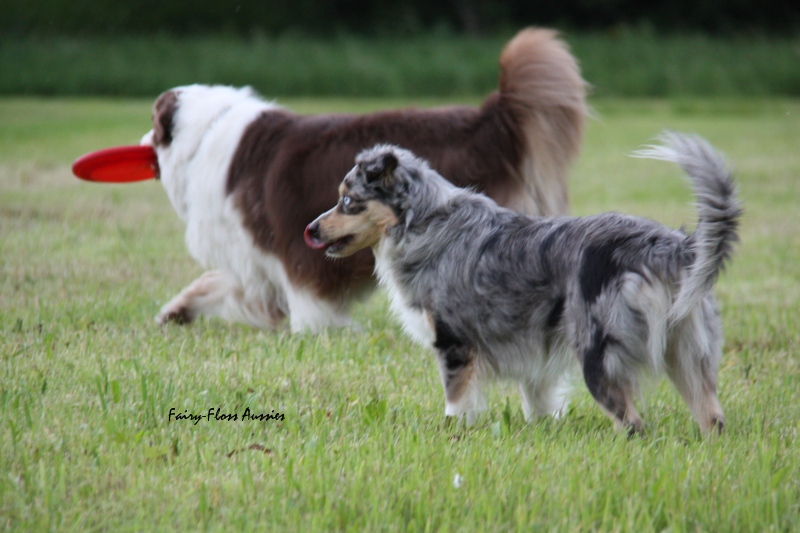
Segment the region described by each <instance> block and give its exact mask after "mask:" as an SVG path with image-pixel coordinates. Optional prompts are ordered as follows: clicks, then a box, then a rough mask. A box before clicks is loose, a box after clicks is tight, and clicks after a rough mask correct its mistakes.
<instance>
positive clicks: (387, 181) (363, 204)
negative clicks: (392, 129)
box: [305, 144, 431, 257]
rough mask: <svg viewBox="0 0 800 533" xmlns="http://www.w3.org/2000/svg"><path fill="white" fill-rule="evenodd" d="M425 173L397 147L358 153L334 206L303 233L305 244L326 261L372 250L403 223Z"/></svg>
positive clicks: (419, 162) (420, 163)
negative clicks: (328, 258)
mask: <svg viewBox="0 0 800 533" xmlns="http://www.w3.org/2000/svg"><path fill="white" fill-rule="evenodd" d="M426 171H427V172H431V171H430V167H428V165H427V163H425V162H424V161H422V160H420V159H417V157H416V156H414V154H412V153H411V152H409V151H408V150H404V149H402V148H399V147H397V146H392V145H385V144H383V145H377V146H375V147H373V148H370V149H368V150H364V151H363V152H361V153H360V154H358V156H356V165H355V166H354V167H353V169H352V170H351V171H350V172H348V173H347V175H346V176H345V178H344V181H342V184H341V185H340V186H339V201H338V202H337V204H336V205H335V206H334V207H333V208H332V209H330V210H329V211H327V212H325V213H323V214H322V215H320V216H319V217H317V219H316V220H315V221H314V222H312V223H311V224H309V225H308V227H307V228H306V231H305V240H306V244H308V246H310V247H312V248H314V249H318V250H325V253H326V254H327V255H328V256H329V257H345V256H348V255H351V254H353V253H355V252H357V251H359V250H361V249H363V248H367V247H371V246H375V245H376V244H377V243H378V241H380V239H381V237H382V236H383V235H385V234H386V233H387V232H388V231H389V230H391V229H392V228H394V227H396V226H397V225H398V224H399V223H400V222H401V221H402V220H403V219H404V217H405V215H406V212H407V211H408V204H409V200H410V196H411V195H412V194H413V193H414V192H415V191H416V190H417V189H418V188H419V184H420V183H421V179H422V178H421V174H423V173H425V172H426Z"/></svg>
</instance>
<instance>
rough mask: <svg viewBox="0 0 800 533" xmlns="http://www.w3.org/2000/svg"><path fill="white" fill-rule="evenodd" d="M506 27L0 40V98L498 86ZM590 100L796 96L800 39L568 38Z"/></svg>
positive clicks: (421, 91) (629, 32)
mask: <svg viewBox="0 0 800 533" xmlns="http://www.w3.org/2000/svg"><path fill="white" fill-rule="evenodd" d="M512 35H513V34H511V33H509V34H505V35H500V36H493V37H481V38H469V37H463V36H461V37H459V36H452V35H447V34H442V35H439V34H429V35H423V36H420V37H415V38H406V39H392V38H388V37H387V38H383V39H373V40H366V39H363V38H358V37H347V36H342V37H339V38H334V39H328V40H321V39H318V38H304V37H300V36H297V35H294V36H293V35H287V36H284V37H281V38H269V37H264V36H256V37H254V38H252V39H249V40H242V39H236V38H232V37H220V36H206V37H193V38H183V39H180V38H174V37H167V36H150V37H117V38H99V37H98V38H83V39H78V38H59V37H25V38H17V37H9V36H0V73H2V74H3V75H2V76H0V94H3V95H110V96H146V97H148V98H149V97H152V96H153V95H156V94H158V93H160V92H162V91H164V90H165V89H167V88H169V87H173V86H177V85H184V84H188V83H226V84H233V85H253V86H254V87H256V88H257V89H258V90H260V91H261V92H263V93H264V94H266V95H269V96H302V95H305V96H309V95H310V96H351V97H352V96H359V97H364V96H367V97H413V96H422V95H435V96H454V95H461V96H464V95H467V96H471V95H478V94H483V93H485V92H487V91H490V90H493V89H494V88H495V87H496V85H497V75H498V72H497V59H498V56H499V54H500V50H501V49H502V47H503V45H504V44H505V42H506V41H507V40H508V39H509V38H510V37H511V36H512ZM565 37H566V39H567V41H568V42H569V43H570V45H571V46H572V48H573V51H574V53H575V55H576V56H577V57H578V59H579V60H580V62H581V64H582V66H583V70H584V75H585V77H586V79H587V80H588V81H589V82H590V83H591V84H592V85H593V87H594V91H595V94H596V95H598V96H606V97H608V96H651V97H652V96H670V97H676V96H698V95H699V96H752V95H758V96H765V95H775V96H798V95H800V69H798V68H797V65H798V61H800V41H798V37H796V36H795V37H769V38H767V37H740V38H726V39H723V38H710V37H705V36H702V35H672V36H660V35H657V34H654V33H652V32H649V31H646V30H643V29H620V30H617V31H612V32H606V33H578V34H566V35H565Z"/></svg>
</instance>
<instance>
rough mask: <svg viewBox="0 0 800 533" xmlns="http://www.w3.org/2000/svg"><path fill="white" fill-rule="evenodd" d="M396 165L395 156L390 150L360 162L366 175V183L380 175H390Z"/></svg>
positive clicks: (373, 180)
mask: <svg viewBox="0 0 800 533" xmlns="http://www.w3.org/2000/svg"><path fill="white" fill-rule="evenodd" d="M397 165H398V161H397V157H396V156H395V155H394V154H393V153H392V152H383V153H381V154H378V155H377V156H376V157H374V158H372V159H370V160H368V161H364V162H362V163H361V168H362V170H363V171H364V174H366V176H367V183H373V182H375V181H377V180H379V179H380V178H381V177H384V176H385V177H390V176H391V175H392V172H394V169H396V168H397Z"/></svg>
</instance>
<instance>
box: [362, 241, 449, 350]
mask: <svg viewBox="0 0 800 533" xmlns="http://www.w3.org/2000/svg"><path fill="white" fill-rule="evenodd" d="M373 251H374V253H375V272H376V274H377V275H378V281H379V282H380V284H381V285H382V286H383V287H385V288H386V291H387V292H388V294H389V303H390V305H391V309H392V312H393V313H394V314H395V315H396V316H397V318H398V319H399V320H400V323H401V324H402V326H403V330H404V331H405V332H406V333H407V334H408V335H409V336H410V337H411V338H412V339H414V341H416V342H417V343H419V344H421V345H422V346H425V347H432V346H433V343H434V341H435V340H436V332H435V331H434V329H433V322H432V320H431V318H430V316H429V315H428V313H427V311H425V310H424V309H419V308H416V307H412V306H411V305H409V303H408V298H407V296H406V295H405V293H404V291H403V288H402V287H401V286H400V283H399V282H398V280H397V278H396V276H395V274H394V271H393V269H392V262H393V261H392V260H393V255H394V249H393V247H392V245H391V244H390V243H389V242H388V240H387V239H382V240H381V242H380V243H379V244H378V246H376V247H375V248H374V249H373Z"/></svg>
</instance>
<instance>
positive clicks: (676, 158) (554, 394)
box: [306, 133, 742, 433]
mask: <svg viewBox="0 0 800 533" xmlns="http://www.w3.org/2000/svg"><path fill="white" fill-rule="evenodd" d="M638 155H639V156H641V157H648V158H653V159H662V160H667V161H672V162H675V163H677V164H679V165H680V166H681V167H682V168H683V169H684V171H685V172H686V173H687V174H688V176H689V178H690V180H691V183H692V186H693V188H694V192H695V195H696V198H697V209H698V212H699V219H698V224H697V228H696V230H695V231H694V233H692V234H691V235H686V234H685V233H683V232H682V231H678V230H673V229H669V228H667V227H664V226H663V225H661V224H658V223H656V222H653V221H651V220H646V219H642V218H637V217H633V216H627V215H622V214H618V213H605V214H601V215H596V216H589V217H582V218H572V217H553V218H550V217H532V216H525V215H522V214H519V213H516V212H513V211H510V210H508V209H504V208H502V207H498V206H497V204H495V203H494V202H493V201H492V200H490V199H489V198H487V197H486V196H484V195H482V194H477V193H475V192H473V191H471V190H467V189H462V188H458V187H455V186H454V185H452V184H451V183H450V182H448V181H447V180H445V179H444V178H442V177H441V176H440V175H439V174H438V173H436V172H435V171H434V170H433V169H431V168H430V166H429V165H428V164H427V163H426V162H425V161H423V160H421V159H418V158H417V157H415V156H414V154H412V153H411V152H409V151H407V150H404V149H402V148H399V147H396V146H390V145H379V146H375V147H374V148H371V149H368V150H365V151H363V152H361V154H359V155H358V156H357V158H356V165H355V167H354V168H353V169H352V170H351V171H350V172H349V173H348V174H347V176H346V177H345V178H344V181H343V182H342V184H341V186H340V188H339V195H340V197H339V201H338V203H337V205H336V206H335V207H334V208H332V209H331V210H329V211H327V212H326V213H324V214H322V215H320V216H319V217H318V218H317V219H316V220H315V221H314V222H312V223H311V224H310V225H309V226H308V228H307V230H306V241H307V243H308V244H309V245H310V246H312V247H314V248H324V249H325V252H326V254H327V255H328V256H330V257H344V256H347V255H350V254H352V253H354V252H356V251H358V250H360V249H363V248H366V247H372V249H373V252H374V254H375V258H376V267H375V268H376V271H377V274H378V277H379V279H380V282H381V283H382V284H383V285H384V286H385V287H386V288H387V290H388V292H389V295H390V298H391V305H392V308H393V310H394V311H395V312H396V314H397V315H398V316H399V318H400V319H401V320H402V323H403V327H404V329H405V331H406V332H407V333H408V334H409V335H410V336H411V337H413V338H414V339H416V340H417V341H419V342H420V343H422V344H424V345H426V346H430V347H432V348H433V349H434V351H435V352H436V354H437V356H438V361H439V370H440V373H441V378H442V382H443V385H444V390H445V399H446V404H445V405H446V408H445V414H446V415H448V416H455V417H462V416H463V417H466V419H467V421H468V422H471V421H472V420H474V417H475V415H476V413H478V412H479V411H480V410H481V409H483V408H485V400H484V397H483V393H482V390H481V385H482V383H483V382H484V381H486V380H487V379H491V378H501V379H510V380H514V381H516V382H517V383H518V385H519V391H520V395H521V397H522V407H523V411H524V413H525V416H526V418H530V417H531V416H533V415H537V416H541V415H546V414H554V415H559V414H560V413H562V412H563V410H564V409H565V406H566V400H567V392H568V389H569V387H568V384H569V382H570V380H569V379H568V376H569V374H570V372H568V371H569V370H570V368H572V367H574V366H575V362H578V363H579V364H580V366H581V368H582V370H583V377H584V380H585V382H586V385H587V387H588V388H589V391H590V392H591V394H592V396H593V397H594V399H595V400H596V401H597V403H598V404H599V405H600V407H601V408H602V409H603V410H604V411H605V412H606V413H608V415H609V416H610V417H611V418H612V419H613V420H614V421H615V425H616V426H617V427H618V428H621V429H624V430H626V431H628V432H630V433H636V432H640V431H641V430H642V428H643V425H642V420H641V418H640V417H639V414H638V413H637V411H636V408H635V407H634V403H633V399H634V398H635V397H637V396H638V392H639V387H640V384H641V383H642V382H643V378H645V377H646V376H647V375H657V374H659V373H662V372H665V373H666V374H667V376H669V378H670V379H671V380H672V382H673V383H674V384H675V386H676V387H677V389H678V391H679V392H680V394H681V395H682V396H683V398H684V399H685V401H686V403H687V404H688V406H689V409H690V410H691V412H692V414H693V415H694V417H695V418H696V419H697V421H698V422H699V424H700V428H701V430H702V431H703V432H704V433H708V432H710V431H712V430H713V429H715V428H716V430H718V431H721V430H722V428H723V425H724V416H723V414H722V409H721V407H720V404H719V401H718V399H717V394H716V389H717V367H718V363H719V359H720V354H721V347H722V328H721V324H720V317H719V313H718V311H717V303H716V300H715V299H714V296H713V294H712V287H713V285H714V282H715V280H716V278H717V276H718V275H719V272H720V271H721V269H722V268H723V266H724V264H725V262H726V260H728V259H729V257H730V256H731V252H732V249H733V245H734V243H735V242H736V241H737V233H736V230H737V227H738V223H739V218H740V216H741V213H742V211H741V208H740V205H739V202H738V201H737V198H736V189H735V186H734V183H733V181H732V178H731V175H730V173H729V171H728V170H727V169H726V163H725V160H724V158H723V157H722V156H721V155H720V154H719V153H718V152H716V151H715V150H714V149H713V148H712V147H711V146H710V145H709V144H708V143H707V142H706V141H705V140H703V139H701V138H699V137H696V136H689V135H681V134H674V133H673V134H665V135H664V136H663V137H662V144H661V145H659V146H652V147H649V148H648V149H645V150H643V151H641V152H639V153H638Z"/></svg>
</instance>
